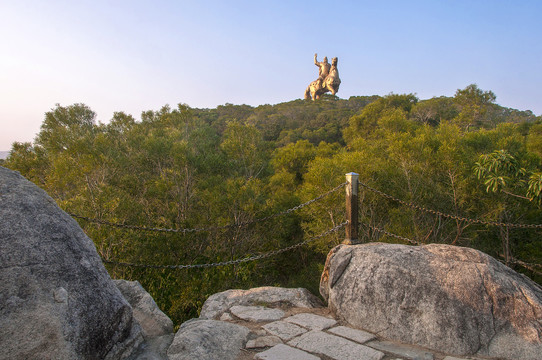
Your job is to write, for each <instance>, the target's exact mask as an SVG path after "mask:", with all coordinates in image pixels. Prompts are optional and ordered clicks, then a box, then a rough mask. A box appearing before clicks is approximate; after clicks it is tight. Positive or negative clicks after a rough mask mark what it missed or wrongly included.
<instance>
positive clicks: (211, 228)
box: [68, 182, 347, 234]
mask: <svg viewBox="0 0 542 360" xmlns="http://www.w3.org/2000/svg"><path fill="white" fill-rule="evenodd" d="M346 184H347V183H346V182H344V183H342V184H340V185H338V186H336V187H334V188H333V189H331V190H329V191H327V192H325V193H323V194H322V195H320V196H318V197H315V198H314V199H312V200H309V201H307V202H305V203H303V204H300V205H297V206H295V207H293V208H291V209H288V210H284V211H281V212H279V213H276V214H273V215H269V216H265V217H262V218H258V219H255V220H251V221H245V222H240V223H237V224H229V225H223V226H209V227H202V228H190V229H171V228H159V227H147V226H139V225H129V224H120V223H114V222H110V221H106V220H101V219H95V218H90V217H86V216H82V215H78V214H73V213H68V215H70V216H72V217H74V218H77V219H81V220H85V221H89V222H91V223H95V224H101V225H106V226H112V227H117V228H122V229H130V230H141V231H154V232H169V233H182V234H186V233H191V232H203V231H217V230H224V229H231V228H235V227H245V226H248V225H252V224H255V223H258V222H263V221H267V220H271V219H273V218H276V217H279V216H283V215H286V214H289V213H292V212H294V211H297V210H299V209H301V208H303V207H305V206H308V205H310V204H312V203H314V202H316V201H318V200H320V199H322V198H324V197H326V196H327V195H329V194H332V193H334V192H336V191H338V190H339V189H341V188H342V187H344V186H345V185H346Z"/></svg>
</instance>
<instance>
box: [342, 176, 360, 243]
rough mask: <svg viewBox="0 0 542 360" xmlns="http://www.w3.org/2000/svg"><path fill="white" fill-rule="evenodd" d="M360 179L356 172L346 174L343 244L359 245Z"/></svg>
mask: <svg viewBox="0 0 542 360" xmlns="http://www.w3.org/2000/svg"><path fill="white" fill-rule="evenodd" d="M358 178H359V174H356V173H354V172H351V173H348V174H346V181H347V184H346V220H348V224H347V225H346V238H345V239H344V241H343V244H347V245H355V244H359V243H360V241H359V240H358V204H359V200H358V187H359V183H358Z"/></svg>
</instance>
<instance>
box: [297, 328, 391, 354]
mask: <svg viewBox="0 0 542 360" xmlns="http://www.w3.org/2000/svg"><path fill="white" fill-rule="evenodd" d="M288 345H290V346H294V347H296V348H299V349H302V350H305V351H308V352H311V353H317V354H323V355H326V356H328V357H330V358H332V359H334V360H360V359H363V360H381V359H382V358H383V357H384V356H385V355H384V353H382V352H380V351H378V350H374V349H371V348H370V347H367V346H365V345H361V344H358V343H355V342H353V341H350V340H347V339H345V338H342V337H339V336H335V335H331V334H327V333H325V332H323V331H319V330H313V331H309V332H308V333H305V334H303V335H301V336H299V337H296V338H294V339H292V340H290V342H288Z"/></svg>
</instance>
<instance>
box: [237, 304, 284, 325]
mask: <svg viewBox="0 0 542 360" xmlns="http://www.w3.org/2000/svg"><path fill="white" fill-rule="evenodd" d="M230 313H232V314H233V315H235V316H237V317H238V318H240V319H243V320H246V321H253V322H264V321H275V320H280V319H282V318H283V317H284V315H285V314H284V311H282V310H280V309H269V308H265V307H263V306H241V305H236V306H232V307H231V308H230Z"/></svg>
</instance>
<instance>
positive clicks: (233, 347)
mask: <svg viewBox="0 0 542 360" xmlns="http://www.w3.org/2000/svg"><path fill="white" fill-rule="evenodd" d="M249 333H250V330H249V329H248V328H246V327H244V326H241V325H237V324H231V323H228V322H224V321H216V320H189V321H187V322H185V323H183V324H182V325H181V327H180V328H179V330H178V331H177V333H176V334H175V338H174V339H173V343H172V344H171V346H170V347H169V349H168V351H167V355H168V357H169V359H170V360H235V359H237V357H238V355H239V353H240V352H241V349H243V348H244V347H245V344H246V342H247V339H248V335H249Z"/></svg>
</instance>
